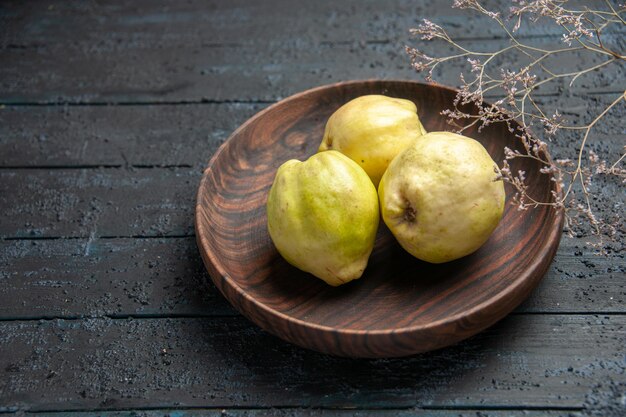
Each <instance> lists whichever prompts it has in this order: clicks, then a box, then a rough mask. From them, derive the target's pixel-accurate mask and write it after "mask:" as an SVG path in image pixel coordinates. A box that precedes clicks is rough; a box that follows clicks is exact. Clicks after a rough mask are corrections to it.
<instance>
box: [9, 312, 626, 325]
mask: <svg viewBox="0 0 626 417" xmlns="http://www.w3.org/2000/svg"><path fill="white" fill-rule="evenodd" d="M508 315H509V316H581V317H589V316H591V317H598V316H606V317H609V316H611V317H620V316H626V312H619V311H607V312H604V311H582V312H581V311H530V312H524V311H519V312H517V311H513V312H511V313H509V314H508ZM240 316H241V314H239V313H237V312H233V313H227V314H184V313H181V314H177V313H169V314H150V313H146V314H143V313H139V314H102V315H93V316H92V315H68V316H53V315H51V316H46V315H42V316H15V317H0V323H3V322H15V321H23V322H33V321H57V320H63V321H81V320H129V319H130V320H180V319H216V320H217V319H223V318H232V317H240Z"/></svg>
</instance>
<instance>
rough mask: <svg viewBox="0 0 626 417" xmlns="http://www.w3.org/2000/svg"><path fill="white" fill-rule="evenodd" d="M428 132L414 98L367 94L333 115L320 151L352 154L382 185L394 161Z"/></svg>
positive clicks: (351, 156)
mask: <svg viewBox="0 0 626 417" xmlns="http://www.w3.org/2000/svg"><path fill="white" fill-rule="evenodd" d="M424 133H426V130H425V129H424V127H423V126H422V123H421V122H420V120H419V117H418V116H417V107H416V106H415V104H414V103H413V102H412V101H410V100H405V99H401V98H393V97H387V96H383V95H366V96H361V97H358V98H355V99H354V100H351V101H349V102H348V103H346V104H344V105H343V106H341V107H340V108H339V109H338V110H337V111H335V112H334V113H333V114H332V115H331V116H330V118H329V119H328V122H327V123H326V130H325V131H324V137H323V139H322V143H321V144H320V146H319V151H320V152H321V151H327V150H330V149H334V150H337V151H339V152H341V153H343V154H344V155H347V156H349V157H350V158H351V159H352V160H353V161H355V162H356V163H357V164H359V165H360V166H361V167H363V169H364V170H365V172H367V175H369V176H370V178H371V180H372V182H373V183H374V185H375V186H378V183H379V182H380V178H381V177H382V176H383V173H384V172H385V170H386V169H387V166H388V165H389V163H390V162H391V160H392V159H393V158H394V157H395V156H396V155H397V154H398V153H400V152H401V151H403V150H404V149H406V148H407V147H408V146H409V145H410V144H411V143H413V142H414V141H415V140H416V139H417V138H418V137H419V136H421V135H423V134H424Z"/></svg>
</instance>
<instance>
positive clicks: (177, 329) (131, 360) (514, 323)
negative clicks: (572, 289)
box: [0, 315, 626, 411]
mask: <svg viewBox="0 0 626 417" xmlns="http://www.w3.org/2000/svg"><path fill="white" fill-rule="evenodd" d="M625 343H626V316H569V315H568V316H542V315H533V316H514V317H509V318H507V319H505V320H504V321H502V322H501V323H500V324H498V325H496V326H495V327H494V328H492V329H491V330H489V331H487V332H484V333H481V334H480V335H478V336H476V337H474V338H472V339H470V340H468V341H465V342H463V343H460V344H459V345H456V346H453V347H450V348H446V349H442V350H439V351H436V352H432V353H428V354H423V355H418V356H414V357H409V358H404V359H388V360H350V359H342V358H335V357H331V356H327V355H321V354H317V353H314V352H311V351H307V350H303V349H300V348H297V347H294V346H292V345H289V344H287V343H284V342H282V341H280V340H278V339H276V338H275V337H273V336H271V335H269V334H267V333H265V332H263V331H260V330H258V329H257V328H256V327H254V326H252V325H251V324H249V323H248V322H247V321H245V320H244V319H241V318H220V319H217V320H216V319H153V320H148V319H145V320H110V319H87V320H77V321H66V320H52V321H48V320H41V321H27V322H20V321H14V322H2V323H0V352H2V354H1V355H0V373H2V377H1V378H0V403H1V404H3V407H5V408H6V409H22V408H27V407H28V409H30V410H31V411H37V410H46V411H54V410H59V411H61V410H65V411H71V410H73V409H77V410H91V409H96V408H97V409H109V410H116V409H118V410H119V409H132V408H143V407H146V406H149V407H151V408H168V407H183V408H184V407H210V408H213V407H224V408H226V407H229V406H234V405H236V406H238V407H246V408H247V407H249V408H257V407H284V406H295V407H340V408H352V407H360V408H384V407H389V406H392V407H398V408H401V407H424V406H426V407H432V406H435V407H442V406H453V407H456V408H461V409H463V408H464V407H465V408H489V407H490V406H491V407H493V406H498V407H505V408H506V407H509V408H512V407H516V406H520V407H529V408H532V407H546V408H550V407H584V406H585V403H586V401H588V400H589V399H593V395H594V390H596V392H597V390H598V389H601V390H602V391H603V392H604V393H608V394H610V393H613V394H612V395H614V396H615V398H614V401H615V402H616V404H619V398H620V396H621V392H622V390H623V386H624V385H623V384H624V383H625V382H626V381H625V380H624V373H625V371H626V364H625V363H624V355H623V346H624V344H625Z"/></svg>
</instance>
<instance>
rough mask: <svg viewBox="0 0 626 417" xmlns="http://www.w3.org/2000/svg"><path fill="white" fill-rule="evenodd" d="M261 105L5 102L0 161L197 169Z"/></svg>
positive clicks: (1, 115) (8, 163)
mask: <svg viewBox="0 0 626 417" xmlns="http://www.w3.org/2000/svg"><path fill="white" fill-rule="evenodd" d="M265 106H266V105H264V104H241V103H227V104H196V105H182V106H176V105H158V106H141V105H140V106H70V107H66V106H50V107H47V106H46V107H31V106H6V107H5V108H3V109H0V166H4V167H12V166H21V167H24V166H32V167H41V166H45V167H71V166H98V165H106V166H120V167H123V166H126V165H131V166H138V165H139V166H144V167H145V166H149V167H159V166H172V165H174V166H190V167H191V166H194V167H196V166H199V167H200V169H202V168H204V166H205V165H206V163H207V161H208V160H209V159H210V157H211V156H212V155H213V153H214V152H215V151H216V150H217V148H218V147H219V145H221V144H222V143H223V142H224V141H225V140H226V139H227V138H228V136H229V135H230V134H231V133H232V131H233V130H235V128H236V127H237V126H239V125H240V124H242V123H243V122H245V121H246V120H247V119H248V118H249V117H251V116H252V115H253V114H254V113H256V112H258V111H260V110H261V109H262V108H263V107H265ZM111 120H115V123H111ZM24 155H28V158H25V157H24Z"/></svg>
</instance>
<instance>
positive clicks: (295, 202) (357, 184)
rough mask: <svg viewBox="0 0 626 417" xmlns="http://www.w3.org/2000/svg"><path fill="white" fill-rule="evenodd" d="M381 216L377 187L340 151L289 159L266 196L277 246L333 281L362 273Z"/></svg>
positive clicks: (303, 267) (288, 257)
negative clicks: (303, 159)
mask: <svg viewBox="0 0 626 417" xmlns="http://www.w3.org/2000/svg"><path fill="white" fill-rule="evenodd" d="M378 221H379V208H378V195H377V193H376V188H375V187H374V185H373V184H372V182H371V181H370V179H369V177H368V176H367V174H366V173H365V171H363V169H362V168H361V167H360V166H359V165H357V164H356V163H355V162H354V161H352V160H351V159H350V158H348V157H347V156H345V155H343V154H341V153H339V152H337V151H329V152H322V153H317V154H315V155H313V156H311V157H310V158H309V159H308V160H306V161H305V162H301V161H298V160H289V161H287V162H285V163H284V164H283V165H281V166H280V168H279V169H278V171H277V173H276V177H275V179H274V183H273V184H272V187H271V189H270V192H269V195H268V199H267V225H268V229H269V234H270V237H271V239H272V241H273V242H274V245H275V246H276V249H277V250H278V252H279V253H280V254H281V255H282V256H283V258H285V260H287V262H289V263H290V264H292V265H293V266H295V267H297V268H299V269H301V270H303V271H305V272H310V273H311V274H313V275H315V276H316V277H318V278H321V279H323V280H324V281H326V282H327V283H328V284H330V285H332V286H337V285H341V284H344V283H346V282H349V281H351V280H354V279H357V278H359V277H360V276H361V275H362V274H363V271H364V270H365V267H366V266H367V260H368V258H369V255H370V253H371V252H372V249H373V248H374V240H375V237H376V229H377V228H378Z"/></svg>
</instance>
